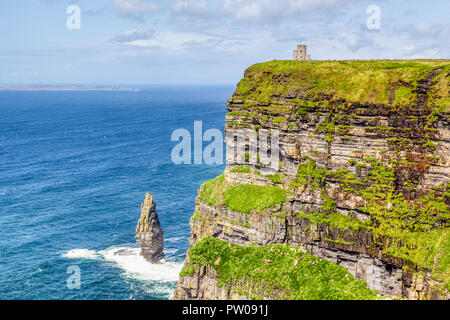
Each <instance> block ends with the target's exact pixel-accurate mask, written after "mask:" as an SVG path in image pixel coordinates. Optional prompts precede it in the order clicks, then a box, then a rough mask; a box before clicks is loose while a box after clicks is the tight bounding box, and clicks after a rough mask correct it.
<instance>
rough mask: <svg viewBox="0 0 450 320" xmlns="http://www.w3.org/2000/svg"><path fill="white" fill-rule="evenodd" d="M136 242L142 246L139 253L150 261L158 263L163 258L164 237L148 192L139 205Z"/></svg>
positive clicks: (154, 205)
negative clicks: (139, 212) (139, 213)
mask: <svg viewBox="0 0 450 320" xmlns="http://www.w3.org/2000/svg"><path fill="white" fill-rule="evenodd" d="M136 243H137V244H139V245H140V246H141V247H142V251H141V255H142V256H143V257H144V258H145V260H147V261H148V262H151V263H158V262H159V261H160V260H161V259H162V258H164V251H163V248H164V238H163V232H162V229H161V225H160V223H159V219H158V214H157V213H156V204H155V202H154V201H153V197H152V195H151V194H150V193H147V194H146V196H145V201H144V203H143V204H142V205H141V217H140V218H139V221H138V224H137V227H136Z"/></svg>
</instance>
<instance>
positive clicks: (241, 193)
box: [222, 184, 287, 213]
mask: <svg viewBox="0 0 450 320" xmlns="http://www.w3.org/2000/svg"><path fill="white" fill-rule="evenodd" d="M286 196H287V192H286V191H285V190H283V189H281V188H280V187H271V186H255V185H250V184H241V185H236V186H231V187H229V188H228V189H226V190H225V192H224V193H223V201H222V203H223V204H225V205H226V206H228V207H229V208H230V209H231V210H234V211H239V212H243V213H251V212H252V211H256V212H258V211H262V210H264V209H266V208H269V207H272V206H274V205H276V204H281V203H283V202H284V201H285V200H286Z"/></svg>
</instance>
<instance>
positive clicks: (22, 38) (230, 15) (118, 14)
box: [0, 0, 450, 85]
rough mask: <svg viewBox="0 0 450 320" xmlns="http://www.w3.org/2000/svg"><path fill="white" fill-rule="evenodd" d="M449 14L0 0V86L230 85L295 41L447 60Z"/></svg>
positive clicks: (395, 6) (340, 51) (287, 4)
mask: <svg viewBox="0 0 450 320" xmlns="http://www.w3.org/2000/svg"><path fill="white" fill-rule="evenodd" d="M73 4H75V5H78V6H79V8H80V9H81V29H80V30H69V29H68V28H67V27H66V20H67V19H68V17H69V14H67V13H66V9H67V7H68V6H69V5H73ZM370 5H377V6H378V7H379V8H380V10H381V11H380V12H381V28H380V29H379V30H369V29H368V28H367V24H366V21H367V19H368V18H369V16H370V15H369V14H367V12H366V10H367V8H368V6H370ZM449 16H450V1H448V0H433V1H423V0H422V1H418V0H407V1H406V0H371V1H364V0H363V1H361V0H358V1H357V0H168V1H167V0H166V1H159V0H78V1H74V0H72V1H67V0H34V1H29V0H14V1H1V2H0V39H1V46H0V84H97V85H98V84H102V85H126V84H128V85H138V84H235V83H236V82H237V81H239V79H240V78H241V77H242V74H243V72H244V70H245V68H246V67H248V66H250V65H252V64H254V63H257V62H262V61H267V60H273V59H291V56H292V50H293V49H294V48H295V46H296V44H298V43H306V44H308V50H309V53H310V54H311V55H312V57H313V59H381V58H387V59H410V58H430V59H436V58H450V44H449V38H450V22H449V21H450V19H449Z"/></svg>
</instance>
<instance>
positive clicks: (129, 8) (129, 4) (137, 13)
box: [114, 0, 158, 19]
mask: <svg viewBox="0 0 450 320" xmlns="http://www.w3.org/2000/svg"><path fill="white" fill-rule="evenodd" d="M114 9H115V10H116V11H117V12H118V13H119V14H120V15H122V16H124V17H130V18H135V19H143V16H144V15H145V14H149V13H155V12H157V11H158V5H157V4H156V3H154V2H153V1H152V0H115V1H114Z"/></svg>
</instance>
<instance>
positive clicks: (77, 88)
mask: <svg viewBox="0 0 450 320" xmlns="http://www.w3.org/2000/svg"><path fill="white" fill-rule="evenodd" d="M0 91H128V92H137V91H139V89H133V88H121V87H102V86H99V87H95V86H76V85H72V86H70V85H69V86H51V85H0Z"/></svg>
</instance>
